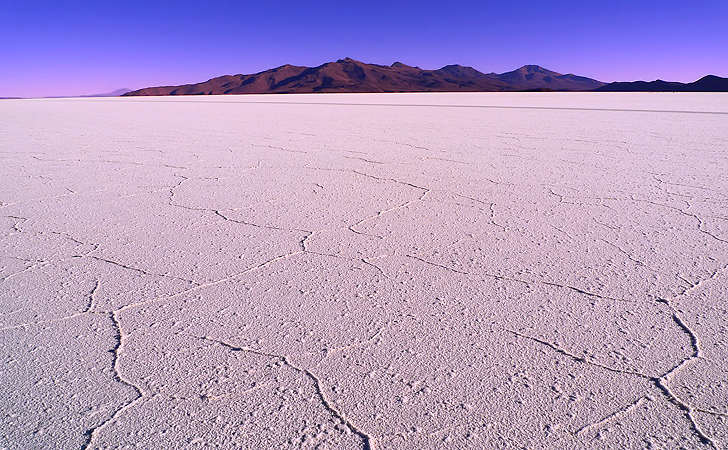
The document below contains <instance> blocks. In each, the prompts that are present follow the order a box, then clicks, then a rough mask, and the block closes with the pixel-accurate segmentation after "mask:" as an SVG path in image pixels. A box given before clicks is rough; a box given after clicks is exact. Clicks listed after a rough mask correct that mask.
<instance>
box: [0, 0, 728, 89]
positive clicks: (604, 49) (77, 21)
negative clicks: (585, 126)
mask: <svg viewBox="0 0 728 450" xmlns="http://www.w3.org/2000/svg"><path fill="white" fill-rule="evenodd" d="M726 24H728V1H726V0H709V1H701V0H694V1H691V2H687V1H673V0H663V1H652V0H649V1H640V0H634V1H621V0H620V1H603V2H591V1H557V0H552V1H550V2H549V1H543V0H539V1H534V0H521V1H519V2H512V1H499V2H494V1H462V2H448V3H445V2H428V1H396V0H390V1H379V0H371V1H363V2H343V1H313V0H312V1H300V0H299V1H295V2H289V1H278V2H264V1H260V0H258V1H254V2H246V1H227V0H221V1H215V2H199V1H198V2H186V1H177V2H172V1H153V0H150V1H137V0H128V1H105V0H97V1H94V2H90V1H74V2H63V1H34V0H25V1H18V0H15V1H7V0H0V96H21V97H36V96H52V95H80V94H92V93H102V92H109V91H113V90H115V89H118V88H123V87H127V88H132V89H138V88H142V87H148V86H157V85H176V84H183V83H194V82H199V81H204V80H207V79H209V78H213V77H216V76H220V75H225V74H236V73H255V72H259V71H262V70H266V69H269V68H272V67H276V66H280V65H282V64H295V65H305V66H316V65H319V64H322V63H324V62H328V61H335V60H337V59H340V58H344V57H346V56H348V57H351V58H354V59H358V60H360V61H364V62H371V63H377V64H391V63H393V62H395V61H400V62H403V63H405V64H410V65H416V66H419V67H422V68H427V69H436V68H439V67H442V66H444V65H447V64H462V65H466V66H472V67H474V68H476V69H478V70H480V71H482V72H498V73H500V72H506V71H509V70H513V69H516V68H518V67H520V66H522V65H524V64H538V65H541V66H543V67H546V68H548V69H551V70H554V71H557V72H562V73H576V74H578V75H584V76H588V77H592V78H596V79H598V80H601V81H606V82H610V81H633V80H638V79H643V80H653V79H656V78H661V79H666V80H670V81H683V82H687V81H694V80H696V79H698V78H700V77H702V76H704V75H706V74H714V75H719V76H724V77H728V30H727V29H728V26H726Z"/></svg>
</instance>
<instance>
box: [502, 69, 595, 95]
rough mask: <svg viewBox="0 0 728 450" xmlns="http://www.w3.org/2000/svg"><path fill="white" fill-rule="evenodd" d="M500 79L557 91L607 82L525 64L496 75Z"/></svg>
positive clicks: (572, 89)
mask: <svg viewBox="0 0 728 450" xmlns="http://www.w3.org/2000/svg"><path fill="white" fill-rule="evenodd" d="M495 77H496V78H497V79H498V80H500V81H505V82H506V83H509V84H512V85H514V86H518V87H519V88H520V90H525V89H553V90H555V91H590V90H592V89H596V88H598V87H601V86H604V84H605V83H602V82H601V81H597V80H593V79H591V78H586V77H580V76H577V75H573V74H568V75H562V74H560V73H557V72H553V71H551V70H548V69H544V68H543V67H540V66H534V65H529V66H523V67H521V68H520V69H516V70H514V71H512V72H506V73H502V74H500V75H495Z"/></svg>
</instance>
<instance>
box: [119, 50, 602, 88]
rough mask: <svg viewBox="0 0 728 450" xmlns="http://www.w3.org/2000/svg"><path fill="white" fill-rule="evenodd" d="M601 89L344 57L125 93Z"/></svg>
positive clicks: (551, 75)
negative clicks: (313, 65)
mask: <svg viewBox="0 0 728 450" xmlns="http://www.w3.org/2000/svg"><path fill="white" fill-rule="evenodd" d="M600 86H604V83H602V82H599V81H597V80H592V79H590V78H586V77H579V76H576V75H571V74H569V75H562V74H559V73H556V72H552V71H549V70H546V69H543V68H541V67H539V66H523V67H521V68H520V69H518V70H515V71H513V72H506V73H503V74H500V75H499V74H495V73H490V74H485V73H482V72H479V71H477V70H475V69H473V68H472V67H465V66H460V65H450V66H445V67H443V68H441V69H438V70H424V69H420V68H419V67H412V66H408V65H406V64H402V63H400V62H395V63H394V64H392V65H391V66H383V65H378V64H366V63H362V62H359V61H356V60H353V59H351V58H346V59H340V60H338V61H336V62H330V63H326V64H322V65H320V66H318V67H301V66H291V65H285V66H281V67H277V68H275V69H270V70H266V71H264V72H260V73H256V74H252V75H225V76H222V77H217V78H212V79H210V80H208V81H205V82H203V83H196V84H187V85H182V86H159V87H150V88H145V89H139V90H137V91H132V92H127V93H125V94H124V95H125V96H141V95H216V94H273V93H280V94H284V93H286V94H289V93H312V92H513V91H523V90H534V89H541V90H571V91H585V90H591V89H595V88H597V87H600Z"/></svg>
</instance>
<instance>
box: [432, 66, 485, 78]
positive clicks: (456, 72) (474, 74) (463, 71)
mask: <svg viewBox="0 0 728 450" xmlns="http://www.w3.org/2000/svg"><path fill="white" fill-rule="evenodd" d="M436 72H439V73H442V74H448V75H450V76H455V77H470V78H493V77H492V76H488V75H486V74H484V73H482V72H478V71H477V70H475V69H473V68H472V67H468V66H461V65H460V64H450V65H447V66H445V67H443V68H441V69H438V70H436Z"/></svg>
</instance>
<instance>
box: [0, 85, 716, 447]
mask: <svg viewBox="0 0 728 450" xmlns="http://www.w3.org/2000/svg"><path fill="white" fill-rule="evenodd" d="M0 152H1V153H0V159H1V160H2V164H0V181H1V185H0V202H1V203H0V227H1V230H2V231H1V233H2V234H1V237H0V262H1V263H0V280H1V281H0V339H1V342H2V347H1V348H0V353H1V356H0V358H1V359H0V361H1V363H0V411H1V412H2V417H1V418H0V421H1V422H0V429H1V432H0V448H3V449H8V450H9V449H78V448H81V449H116V448H124V449H127V448H155V449H164V448H169V449H183V448H184V449H198V448H199V449H202V448H222V449H228V448H248V449H267V448H317V449H324V448H329V449H348V448H353V449H356V448H368V449H422V448H445V449H456V448H457V449H462V448H473V449H476V448H477V449H487V448H513V449H516V448H518V449H520V448H527V449H547V448H575V449H576V448H578V449H592V448H594V449H597V448H663V449H669V448H696V449H700V448H728V363H727V362H726V360H727V359H728V302H727V297H728V268H727V267H728V95H726V94H671V93H668V94H634V93H632V94H611V93H609V94H594V93H529V94H523V93H515V94H372V95H369V94H357V95H348V94H341V95H287V96H241V97H230V96H226V97H182V98H119V99H47V100H4V101H2V102H0Z"/></svg>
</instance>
